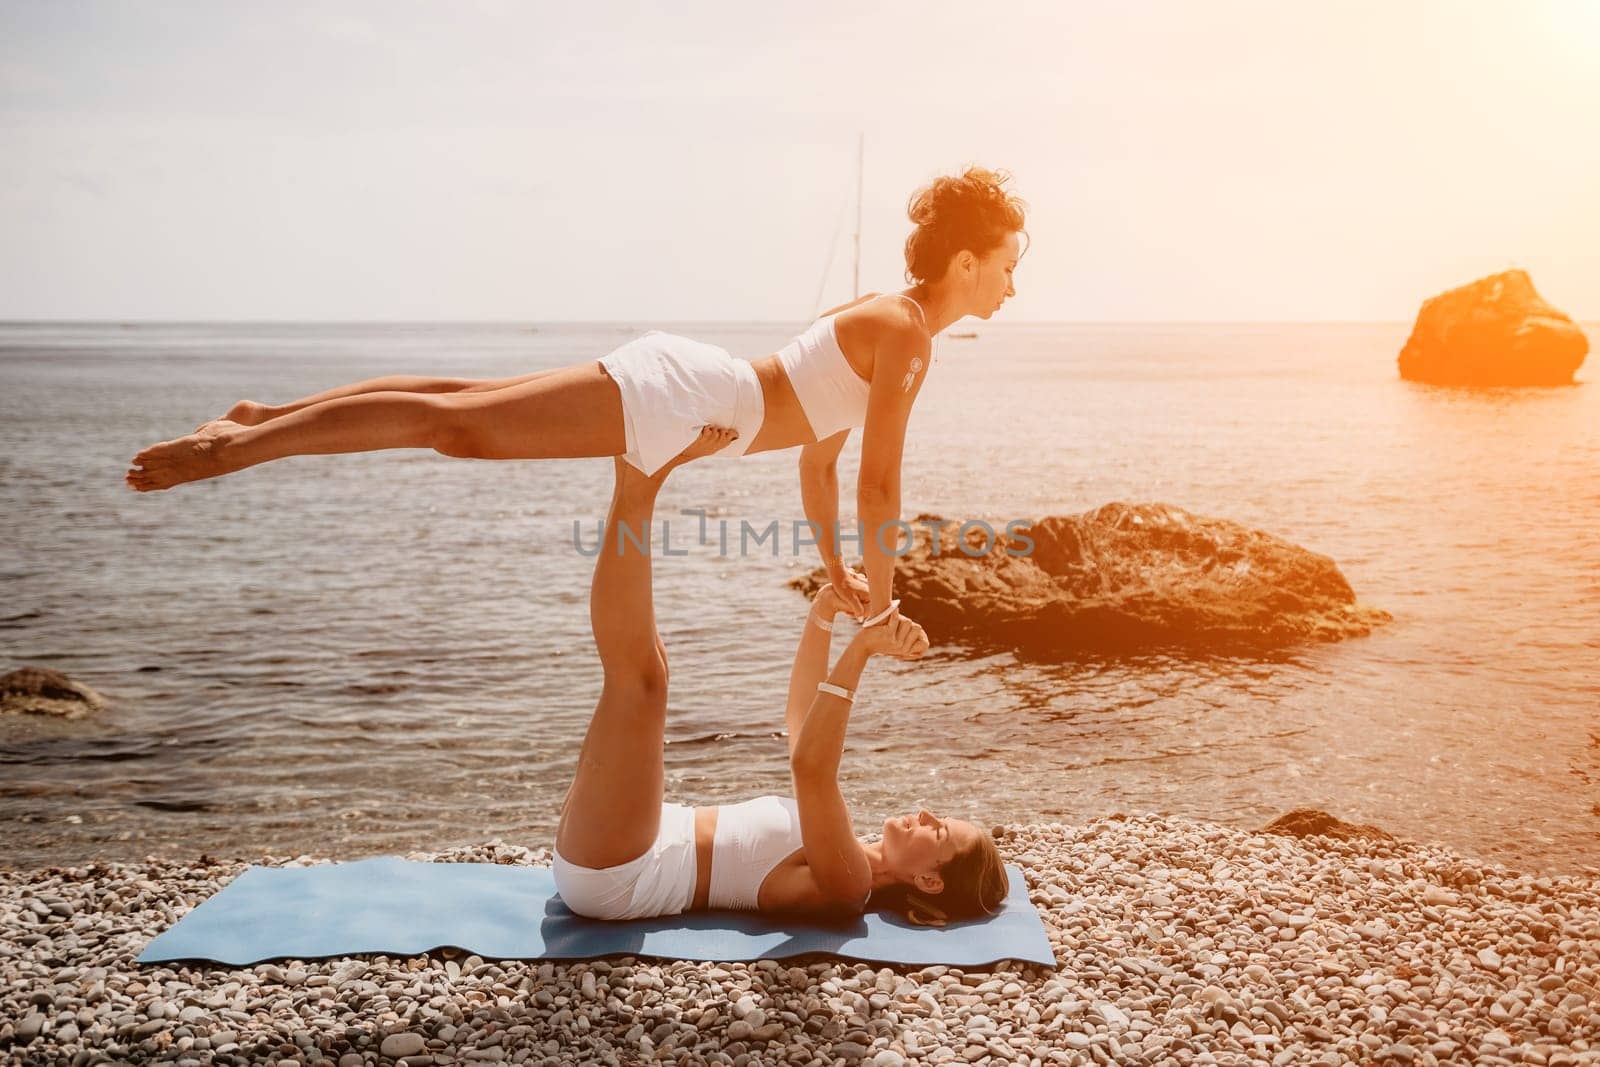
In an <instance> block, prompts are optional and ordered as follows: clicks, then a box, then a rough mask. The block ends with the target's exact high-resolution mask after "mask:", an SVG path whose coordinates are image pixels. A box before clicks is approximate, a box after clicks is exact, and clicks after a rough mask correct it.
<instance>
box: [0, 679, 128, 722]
mask: <svg viewBox="0 0 1600 1067" xmlns="http://www.w3.org/2000/svg"><path fill="white" fill-rule="evenodd" d="M103 707H105V698H104V697H102V696H101V695H100V694H99V693H96V692H95V691H94V690H93V689H90V688H89V687H88V686H86V685H84V684H83V683H81V682H75V681H73V680H72V679H71V678H68V677H67V676H66V675H64V674H62V673H61V672H60V671H53V670H51V669H50V668H48V667H20V668H18V669H17V670H14V671H11V672H10V673H8V674H3V675H0V712H27V713H31V714H34V715H56V716H59V717H60V718H63V719H81V718H83V717H84V716H85V715H87V714H88V713H89V712H91V711H99V710H100V709H101V708H103Z"/></svg>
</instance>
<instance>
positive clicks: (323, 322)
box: [0, 317, 1600, 333]
mask: <svg viewBox="0 0 1600 1067" xmlns="http://www.w3.org/2000/svg"><path fill="white" fill-rule="evenodd" d="M806 321H812V320H806V319H650V318H643V317H641V318H630V319H290V318H273V319H250V318H238V319H171V318H150V319H146V318H50V319H7V318H0V327H6V326H633V325H636V324H638V323H641V322H660V323H665V324H668V325H685V324H692V325H696V326H788V325H791V324H793V323H795V322H806ZM1414 321H1415V320H1411V319H1012V320H1008V321H1006V322H995V323H983V324H981V326H980V325H978V324H975V325H973V326H972V327H970V328H963V329H962V330H961V331H960V332H962V333H966V332H971V331H975V330H978V329H980V328H981V329H994V328H996V327H999V328H1005V327H1007V326H1392V325H1408V324H1411V323H1413V322H1414ZM1573 321H1574V322H1575V323H1580V324H1586V325H1595V326H1600V319H1592V320H1591V319H1577V318H1575V319H1573ZM960 325H963V324H962V323H959V322H958V323H952V324H951V326H950V327H946V329H945V330H943V331H941V332H943V333H948V332H949V331H950V329H952V328H953V327H955V326H960Z"/></svg>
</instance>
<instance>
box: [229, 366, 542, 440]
mask: <svg viewBox="0 0 1600 1067" xmlns="http://www.w3.org/2000/svg"><path fill="white" fill-rule="evenodd" d="M563 369H564V368H561V367H557V368H553V369H551V370H541V371H534V372H533V373H532V374H520V375H517V376H516V377H514V378H434V377H424V376H420V375H415V374H390V375H387V376H385V377H382V378H368V379H367V380H366V381H361V382H353V383H351V384H350V385H340V386H337V387H335V388H333V389H328V390H326V391H324V392H321V393H317V394H315V395H313V396H307V397H302V398H301V399H299V400H291V401H290V402H289V403H287V404H258V403H256V402H255V401H254V400H241V401H239V402H238V403H237V404H235V405H233V407H231V408H229V409H228V413H227V414H226V415H224V416H222V418H221V419H213V420H211V421H212V422H235V423H238V424H239V425H240V426H259V425H261V424H262V423H263V422H267V421H269V420H271V419H276V418H279V417H281V416H284V415H291V414H293V413H294V412H296V411H299V410H300V409H301V408H308V407H310V406H311V405H313V404H320V403H322V402H323V401H324V400H340V399H343V398H344V397H347V396H364V395H365V394H367V393H433V394H439V393H487V392H491V391H493V390H495V389H506V388H509V387H511V386H513V385H521V384H523V383H524V382H531V381H533V380H535V379H537V378H543V377H545V376H546V375H549V374H555V373H557V372H558V371H560V370H563ZM202 425H209V423H206V424H202Z"/></svg>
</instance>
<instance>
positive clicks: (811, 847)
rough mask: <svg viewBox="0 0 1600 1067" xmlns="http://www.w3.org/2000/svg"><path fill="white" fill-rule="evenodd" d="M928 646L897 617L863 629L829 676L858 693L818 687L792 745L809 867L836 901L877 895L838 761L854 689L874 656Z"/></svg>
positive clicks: (913, 652)
mask: <svg viewBox="0 0 1600 1067" xmlns="http://www.w3.org/2000/svg"><path fill="white" fill-rule="evenodd" d="M807 625H810V624H809V623H808V624H807ZM927 649H928V636H927V634H925V633H923V631H922V627H920V626H918V625H917V624H916V623H914V622H912V621H911V620H910V619H903V618H901V617H900V616H899V615H898V614H896V615H892V616H890V617H889V619H888V620H887V621H885V622H884V623H883V624H882V625H880V626H873V627H869V628H868V629H865V630H861V631H859V632H858V633H857V634H856V635H855V637H853V638H852V639H851V641H850V644H849V645H848V646H846V648H845V650H844V652H842V653H840V655H839V660H838V662H837V663H835V664H834V665H833V670H832V671H831V672H830V673H829V674H828V684H829V686H830V687H831V688H838V689H843V690H845V691H847V692H849V693H850V694H852V696H848V697H847V696H841V695H839V694H838V693H837V692H824V691H822V690H816V691H814V692H813V693H812V699H811V706H810V708H809V709H808V710H807V712H806V716H805V720H804V721H803V722H802V723H801V726H800V736H799V737H798V739H796V740H795V742H794V744H793V747H792V748H791V750H790V755H789V777H790V780H791V782H792V783H793V785H794V796H795V803H796V805H797V806H798V808H799V813H800V839H801V841H802V842H803V843H804V845H805V853H806V865H807V866H808V867H810V868H811V874H812V876H813V877H814V878H815V879H816V882H817V885H818V887H819V888H821V889H822V891H823V892H824V893H825V894H826V895H827V896H828V897H829V898H830V899H831V900H833V901H835V902H837V903H838V904H840V905H843V906H847V907H850V908H853V909H855V910H857V911H859V910H860V908H861V906H862V905H863V904H864V903H865V901H866V900H867V898H868V897H869V896H871V893H872V867H871V864H870V863H869V861H868V860H867V855H866V852H865V851H864V850H863V849H862V847H861V843H860V842H859V841H858V840H856V836H855V829H854V826H853V825H852V822H851V818H850V807H849V805H848V804H846V803H845V799H844V794H843V793H842V792H841V791H840V789H839V761H840V758H841V757H842V756H843V754H844V738H845V732H846V730H847V729H848V727H849V725H850V708H851V704H852V703H853V699H854V698H853V694H854V693H855V690H856V687H857V685H859V684H860V681H861V672H862V670H863V669H864V668H865V667H866V665H867V660H868V659H869V658H870V657H871V656H874V655H889V656H895V657H898V658H900V659H916V658H918V657H920V656H921V655H922V654H923V653H924V652H926V651H927Z"/></svg>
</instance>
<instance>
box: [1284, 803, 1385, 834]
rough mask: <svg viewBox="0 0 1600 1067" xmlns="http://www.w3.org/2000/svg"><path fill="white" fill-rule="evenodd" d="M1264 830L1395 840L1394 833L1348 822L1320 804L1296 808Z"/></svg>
mask: <svg viewBox="0 0 1600 1067" xmlns="http://www.w3.org/2000/svg"><path fill="white" fill-rule="evenodd" d="M1261 832H1262V833H1264V834H1283V835H1284V836H1286V837H1332V838H1335V839H1337V840H1339V841H1357V840H1367V841H1393V840H1394V837H1393V836H1392V835H1390V834H1388V833H1385V832H1384V831H1383V830H1380V829H1378V827H1376V826H1371V825H1367V824H1361V823H1350V822H1345V821H1344V820H1343V819H1338V818H1335V817H1334V816H1332V815H1329V814H1328V813H1327V812H1325V811H1319V810H1317V809H1316V808H1295V809H1294V810H1293V811H1290V812H1286V813H1284V814H1283V815H1280V816H1278V817H1277V818H1276V819H1273V820H1272V821H1271V822H1270V823H1268V824H1267V825H1265V826H1263V827H1262V828H1261Z"/></svg>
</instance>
